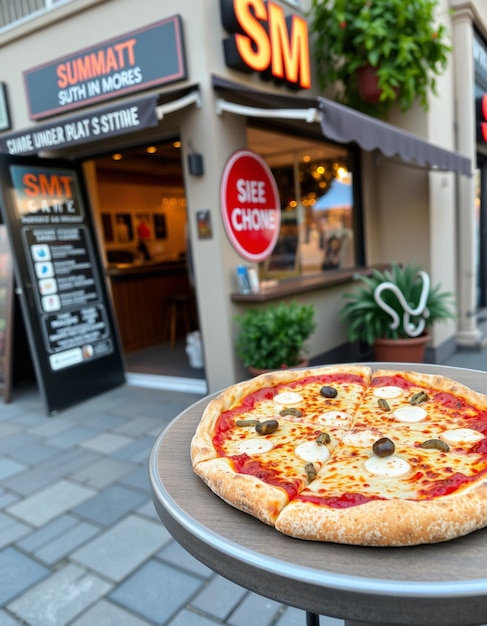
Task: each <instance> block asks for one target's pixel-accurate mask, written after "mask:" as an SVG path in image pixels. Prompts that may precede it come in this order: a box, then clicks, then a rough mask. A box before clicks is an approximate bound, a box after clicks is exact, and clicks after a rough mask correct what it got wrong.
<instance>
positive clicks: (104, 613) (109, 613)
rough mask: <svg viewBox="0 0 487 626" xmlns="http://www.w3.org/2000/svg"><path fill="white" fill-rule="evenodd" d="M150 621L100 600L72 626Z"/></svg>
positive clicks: (135, 624)
mask: <svg viewBox="0 0 487 626" xmlns="http://www.w3.org/2000/svg"><path fill="white" fill-rule="evenodd" d="M148 623H149V622H146V621H145V619H144V620H143V619H139V618H138V617H135V615H131V614H130V613H128V612H127V611H125V610H123V609H121V608H119V607H118V606H116V605H115V604H112V603H111V602H107V601H106V600H100V602H98V603H97V604H95V606H94V607H92V608H91V609H89V610H88V611H87V612H86V613H85V614H84V615H83V616H82V617H80V618H78V619H77V620H75V621H74V622H72V624H71V626H95V625H96V626H147V625H148ZM0 626H2V625H1V622H0ZM195 626H196V625H195Z"/></svg>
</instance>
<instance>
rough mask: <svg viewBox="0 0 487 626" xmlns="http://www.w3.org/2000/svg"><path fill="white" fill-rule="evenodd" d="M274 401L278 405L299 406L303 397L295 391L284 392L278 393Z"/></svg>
mask: <svg viewBox="0 0 487 626" xmlns="http://www.w3.org/2000/svg"><path fill="white" fill-rule="evenodd" d="M273 400H274V402H276V403H277V404H282V405H284V406H289V405H290V404H299V403H300V402H302V401H303V396H302V395H301V394H300V393H296V392H295V391H282V392H281V393H277V394H276V395H275V396H274V398H273Z"/></svg>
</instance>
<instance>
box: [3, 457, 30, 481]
mask: <svg viewBox="0 0 487 626" xmlns="http://www.w3.org/2000/svg"><path fill="white" fill-rule="evenodd" d="M25 469H27V468H26V466H25V465H22V464H21V463H16V462H15V461H11V460H10V459H0V480H4V479H5V478H8V477H9V476H13V475H14V474H18V473H19V472H22V471H23V470H25Z"/></svg>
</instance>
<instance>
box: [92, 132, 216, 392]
mask: <svg viewBox="0 0 487 626" xmlns="http://www.w3.org/2000/svg"><path fill="white" fill-rule="evenodd" d="M92 162H93V164H94V170H95V175H96V187H97V202H96V205H97V209H96V213H97V215H96V216H95V219H96V221H97V224H98V228H99V230H100V233H101V242H102V246H103V251H104V255H105V259H106V268H107V269H106V273H107V276H108V279H109V282H110V286H111V291H112V297H113V303H114V308H115V315H116V319H117V322H118V327H119V331H120V336H121V343H122V346H123V351H124V355H125V360H126V364H127V372H128V374H129V375H131V374H137V375H147V376H162V377H173V378H188V379H197V380H204V378H205V372H204V367H203V366H202V365H203V364H202V363H201V367H200V366H199V365H200V362H199V361H198V359H197V360H196V361H195V360H194V359H192V360H191V359H190V358H189V355H188V354H187V352H186V346H187V336H188V333H194V332H196V331H197V330H198V313H197V308H196V300H195V297H194V286H193V284H192V280H190V277H189V268H188V241H187V235H186V233H187V214H186V198H185V191H184V183H183V171H182V165H181V144H180V142H179V140H177V139H175V140H172V141H166V142H163V143H156V144H153V145H143V146H140V147H137V148H131V149H127V150H119V151H117V152H115V153H110V154H106V155H104V156H99V157H96V158H94V159H93V160H92ZM195 364H196V365H198V367H195Z"/></svg>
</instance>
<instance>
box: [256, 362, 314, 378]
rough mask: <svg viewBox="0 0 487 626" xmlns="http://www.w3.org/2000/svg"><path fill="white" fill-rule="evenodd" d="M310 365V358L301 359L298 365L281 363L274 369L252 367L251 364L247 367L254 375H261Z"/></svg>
mask: <svg viewBox="0 0 487 626" xmlns="http://www.w3.org/2000/svg"><path fill="white" fill-rule="evenodd" d="M308 365H309V361H308V359H301V361H300V362H299V363H298V364H297V365H293V366H292V367H289V368H288V366H287V365H281V367H276V368H274V369H270V370H265V369H260V368H258V367H252V366H251V365H249V367H248V368H247V369H248V370H249V372H250V373H251V374H252V376H259V375H260V374H268V373H269V372H278V371H279V370H287V369H298V368H300V367H307V366H308Z"/></svg>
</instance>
